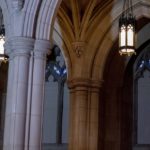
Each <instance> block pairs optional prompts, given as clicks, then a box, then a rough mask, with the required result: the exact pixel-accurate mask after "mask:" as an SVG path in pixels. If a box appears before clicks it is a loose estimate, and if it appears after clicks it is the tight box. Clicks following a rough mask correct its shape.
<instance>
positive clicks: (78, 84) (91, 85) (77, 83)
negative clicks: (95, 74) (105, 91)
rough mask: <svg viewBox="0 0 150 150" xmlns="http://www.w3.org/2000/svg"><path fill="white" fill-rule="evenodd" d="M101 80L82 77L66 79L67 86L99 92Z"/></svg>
mask: <svg viewBox="0 0 150 150" xmlns="http://www.w3.org/2000/svg"><path fill="white" fill-rule="evenodd" d="M103 82H104V81H103V80H92V79H84V78H76V79H72V80H69V81H67V83H68V87H69V88H70V89H71V90H72V89H76V90H90V91H95V92H96V91H97V92H99V90H100V88H101V87H102V85H103Z"/></svg>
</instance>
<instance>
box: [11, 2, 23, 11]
mask: <svg viewBox="0 0 150 150" xmlns="http://www.w3.org/2000/svg"><path fill="white" fill-rule="evenodd" d="M23 5H24V0H12V7H13V8H14V9H15V10H18V11H19V10H21V9H22V8H23Z"/></svg>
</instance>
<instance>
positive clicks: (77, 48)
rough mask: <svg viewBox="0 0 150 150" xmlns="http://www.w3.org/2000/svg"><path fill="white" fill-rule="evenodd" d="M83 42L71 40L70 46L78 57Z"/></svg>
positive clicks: (82, 49) (82, 47) (81, 50)
mask: <svg viewBox="0 0 150 150" xmlns="http://www.w3.org/2000/svg"><path fill="white" fill-rule="evenodd" d="M85 44H86V43H85V42H73V43H72V47H73V50H74V52H75V53H76V55H77V57H80V56H81V55H82V54H83V51H84V50H85Z"/></svg>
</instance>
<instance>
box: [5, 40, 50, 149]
mask: <svg viewBox="0 0 150 150" xmlns="http://www.w3.org/2000/svg"><path fill="white" fill-rule="evenodd" d="M49 45H50V44H49V42H48V41H42V40H41V41H40V40H38V41H35V40H34V39H30V38H24V37H13V39H9V40H8V41H7V43H6V49H7V54H8V55H9V74H8V86H7V100H6V113H5V130H4V145H3V150H40V149H41V144H40V143H41V134H42V131H41V124H42V108H43V107H42V106H43V94H44V76H45V62H46V53H47V51H48V49H49V48H50V46H49ZM31 54H33V55H31ZM32 56H34V57H32ZM30 94H31V95H30ZM29 95H30V96H29Z"/></svg>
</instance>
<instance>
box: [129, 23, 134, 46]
mask: <svg viewBox="0 0 150 150" xmlns="http://www.w3.org/2000/svg"><path fill="white" fill-rule="evenodd" d="M127 46H134V31H133V26H132V25H131V24H129V25H128V27H127Z"/></svg>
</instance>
